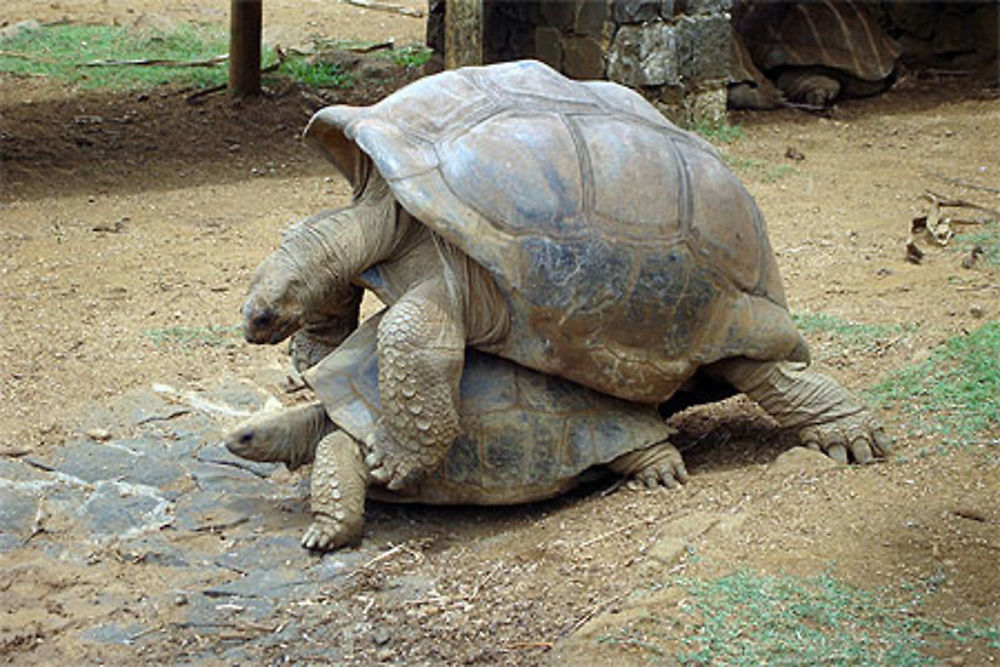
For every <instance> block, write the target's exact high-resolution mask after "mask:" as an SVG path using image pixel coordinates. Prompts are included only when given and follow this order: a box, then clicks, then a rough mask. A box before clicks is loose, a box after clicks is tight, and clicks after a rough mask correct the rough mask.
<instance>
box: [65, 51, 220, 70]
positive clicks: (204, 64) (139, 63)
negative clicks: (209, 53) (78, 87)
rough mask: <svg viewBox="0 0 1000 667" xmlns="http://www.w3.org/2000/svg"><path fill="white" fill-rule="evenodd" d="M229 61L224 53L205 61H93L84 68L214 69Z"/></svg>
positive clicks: (151, 59)
mask: <svg viewBox="0 0 1000 667" xmlns="http://www.w3.org/2000/svg"><path fill="white" fill-rule="evenodd" d="M227 60H229V54H228V53H224V54H222V55H220V56H214V57H212V58H207V59H205V60H170V59H167V58H137V59H134V60H91V61H90V62H89V63H83V65H82V67H150V66H155V67H214V66H215V65H218V64H220V63H224V62H226V61H227Z"/></svg>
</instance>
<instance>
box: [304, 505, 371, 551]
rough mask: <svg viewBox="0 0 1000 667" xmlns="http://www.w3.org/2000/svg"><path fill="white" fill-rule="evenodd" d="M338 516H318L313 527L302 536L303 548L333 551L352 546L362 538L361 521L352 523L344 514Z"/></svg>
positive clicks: (315, 517) (315, 516)
mask: <svg viewBox="0 0 1000 667" xmlns="http://www.w3.org/2000/svg"><path fill="white" fill-rule="evenodd" d="M339 514H340V518H339V519H338V518H337V516H336V515H334V516H329V515H325V514H316V515H314V519H313V522H312V525H311V526H309V528H308V529H306V532H305V534H304V535H302V546H304V547H305V548H306V549H313V550H315V551H332V550H334V549H339V548H340V547H342V546H346V545H348V544H351V543H352V542H355V541H357V540H358V539H360V537H361V532H362V531H361V521H360V520H356V521H350V517H347V515H346V514H345V513H344V512H339Z"/></svg>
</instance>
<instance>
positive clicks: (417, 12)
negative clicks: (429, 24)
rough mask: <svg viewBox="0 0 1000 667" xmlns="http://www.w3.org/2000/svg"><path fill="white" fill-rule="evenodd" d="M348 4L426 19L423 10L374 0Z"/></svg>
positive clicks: (350, 1) (348, 1)
mask: <svg viewBox="0 0 1000 667" xmlns="http://www.w3.org/2000/svg"><path fill="white" fill-rule="evenodd" d="M347 4H349V5H354V6H355V7H363V8H365V9H374V10H376V11H380V12H393V13H394V14H402V15H403V16H412V17H413V18H418V19H421V18H423V17H424V12H423V10H421V9H411V8H410V7H403V6H402V5H392V4H388V3H385V2H375V1H374V0H347Z"/></svg>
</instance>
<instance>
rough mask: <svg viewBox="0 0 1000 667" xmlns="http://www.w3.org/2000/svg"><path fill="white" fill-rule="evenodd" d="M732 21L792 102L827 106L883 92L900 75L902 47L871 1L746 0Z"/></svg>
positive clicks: (762, 67) (759, 64)
mask: <svg viewBox="0 0 1000 667" xmlns="http://www.w3.org/2000/svg"><path fill="white" fill-rule="evenodd" d="M732 23H733V29H734V31H735V32H736V37H737V38H738V39H740V40H742V42H743V43H744V44H745V45H746V49H747V50H748V51H749V54H750V56H751V57H752V59H753V62H754V63H755V64H756V66H757V67H758V68H759V69H760V70H761V71H763V72H764V73H765V74H766V75H767V76H768V77H770V78H771V79H773V80H774V82H775V83H776V84H777V86H778V88H780V89H781V91H782V92H783V93H784V94H785V96H786V97H787V99H788V100H790V101H792V102H799V103H806V104H810V105H814V106H820V107H822V106H828V105H830V104H831V103H832V102H833V101H834V100H836V99H837V98H839V97H866V96H868V95H876V94H878V93H881V92H883V91H884V90H886V89H887V88H889V86H890V85H891V84H892V82H893V81H894V79H895V73H896V65H897V62H898V60H899V55H900V53H901V51H902V50H901V48H900V46H899V44H898V43H897V42H896V40H894V39H893V38H892V37H890V36H889V34H888V33H887V32H886V31H885V29H884V28H883V27H882V25H881V24H880V23H879V20H878V16H877V15H876V9H875V8H873V7H872V6H870V5H869V4H867V3H864V2H857V1H855V0H807V1H795V2H773V1H772V0H766V1H764V2H761V1H760V0H743V1H742V2H737V3H736V5H735V6H734V8H733V21H732ZM758 108H760V107H758Z"/></svg>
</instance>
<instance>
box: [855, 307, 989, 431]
mask: <svg viewBox="0 0 1000 667" xmlns="http://www.w3.org/2000/svg"><path fill="white" fill-rule="evenodd" d="M871 394H872V397H873V398H874V399H876V400H878V401H879V402H881V403H883V404H895V405H898V406H900V407H901V408H902V410H903V411H904V412H905V413H908V414H910V415H912V416H914V417H915V418H916V420H917V421H918V423H919V424H920V426H921V427H922V428H923V429H924V430H927V431H929V432H935V433H939V434H940V435H942V436H943V437H944V439H945V442H947V443H950V444H957V445H967V444H971V443H973V442H975V441H977V440H979V439H981V438H982V436H983V434H987V433H993V434H996V433H997V432H998V430H1000V321H994V322H988V323H986V324H984V325H983V326H982V327H980V328H979V329H976V330H975V331H973V332H971V333H969V334H968V335H965V336H957V337H955V338H951V339H950V340H948V341H947V342H945V344H944V345H942V346H941V347H939V348H938V349H936V350H935V351H934V352H933V353H932V354H931V356H930V357H929V358H928V359H926V360H924V361H922V362H919V363H917V364H913V365H911V366H907V367H905V368H902V369H900V370H897V371H895V372H893V373H891V374H890V375H889V376H888V377H887V378H886V379H885V380H883V381H882V382H881V383H880V384H879V385H877V386H876V387H875V388H874V389H873V390H872V392H871ZM993 443H996V440H993Z"/></svg>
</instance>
